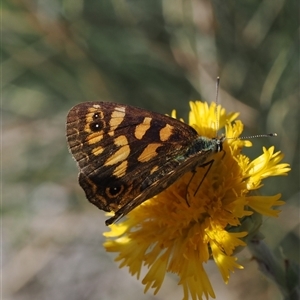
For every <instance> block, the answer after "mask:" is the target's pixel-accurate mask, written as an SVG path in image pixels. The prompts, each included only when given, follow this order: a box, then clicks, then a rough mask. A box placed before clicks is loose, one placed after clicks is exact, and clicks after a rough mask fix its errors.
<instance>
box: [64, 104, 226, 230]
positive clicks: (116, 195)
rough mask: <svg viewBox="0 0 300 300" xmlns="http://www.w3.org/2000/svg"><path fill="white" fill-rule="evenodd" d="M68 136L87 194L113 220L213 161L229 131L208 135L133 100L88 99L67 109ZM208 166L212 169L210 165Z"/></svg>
mask: <svg viewBox="0 0 300 300" xmlns="http://www.w3.org/2000/svg"><path fill="white" fill-rule="evenodd" d="M66 132H67V142H68V146H69V150H70V152H71V153H72V155H73V157H74V158H75V160H76V161H77V164H78V167H79V184H80V186H81V187H82V188H83V190H84V191H85V194H86V197H87V199H88V200H89V201H90V202H91V203H93V204H94V205H96V206H97V207H98V208H99V209H101V210H104V211H113V212H115V215H114V216H113V217H111V218H110V219H108V220H106V225H110V224H112V223H114V222H116V221H117V220H119V219H120V218H121V217H123V216H124V215H126V214H127V213H128V212H130V211H131V210H132V209H134V208H135V207H137V206H138V205H140V204H141V203H142V202H144V201H145V200H147V199H149V198H151V197H153V196H155V195H157V194H159V193H160V192H162V191H163V190H165V189H166V188H167V187H169V186H170V185H171V184H172V183H174V182H175V181H176V180H177V179H179V178H180V177H181V176H183V175H184V174H185V173H187V172H190V171H195V169H196V168H197V167H199V166H206V165H209V168H210V166H211V164H212V162H213V160H212V159H211V156H212V155H213V154H214V153H217V152H220V151H222V145H223V142H224V139H225V137H220V138H208V137H204V136H200V135H199V134H198V133H197V132H196V130H195V129H194V128H193V127H191V126H189V125H187V124H185V123H183V122H181V121H180V120H177V119H174V118H172V117H169V116H166V115H162V114H160V113H155V112H151V111H148V110H145V109H141V108H137V107H133V106H130V105H124V104H118V103H112V102H84V103H80V104H78V105H76V106H74V107H73V108H72V109H71V110H70V111H69V113H68V116H67V124H66ZM209 168H208V170H209Z"/></svg>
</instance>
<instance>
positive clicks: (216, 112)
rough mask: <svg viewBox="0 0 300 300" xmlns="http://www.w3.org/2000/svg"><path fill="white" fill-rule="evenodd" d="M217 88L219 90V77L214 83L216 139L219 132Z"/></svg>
mask: <svg viewBox="0 0 300 300" xmlns="http://www.w3.org/2000/svg"><path fill="white" fill-rule="evenodd" d="M219 88H220V77H219V76H218V77H217V82H216V107H215V116H216V137H217V136H218V130H219V117H220V116H218V105H219Z"/></svg>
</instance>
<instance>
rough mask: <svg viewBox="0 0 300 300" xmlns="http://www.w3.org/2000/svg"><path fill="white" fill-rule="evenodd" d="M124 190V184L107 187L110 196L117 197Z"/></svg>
mask: <svg viewBox="0 0 300 300" xmlns="http://www.w3.org/2000/svg"><path fill="white" fill-rule="evenodd" d="M123 190H124V185H123V184H122V185H115V186H111V187H108V188H106V194H107V195H108V196H109V197H117V196H118V195H119V194H120V193H122V192H123Z"/></svg>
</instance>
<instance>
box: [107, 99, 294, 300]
mask: <svg viewBox="0 0 300 300" xmlns="http://www.w3.org/2000/svg"><path fill="white" fill-rule="evenodd" d="M190 106H191V111H190V115H189V124H190V125H191V126H192V127H194V128H195V129H196V130H197V132H198V133H199V135H200V136H206V137H210V138H213V137H215V136H216V132H217V129H218V128H217V127H220V128H222V127H225V133H226V137H230V138H228V139H226V140H225V141H224V143H223V149H224V151H222V152H220V153H216V154H215V155H214V156H213V160H214V161H213V164H212V165H211V169H210V170H209V172H206V171H207V170H206V168H205V167H201V166H200V167H198V168H197V170H196V172H195V173H194V174H193V178H192V180H190V179H191V175H192V174H191V173H190V172H189V173H187V174H185V175H184V176H183V177H181V178H180V179H178V180H177V181H176V182H175V183H174V184H173V185H171V186H170V187H169V188H167V189H166V190H164V191H163V192H162V193H160V194H159V195H157V196H155V197H153V198H152V199H149V200H147V201H146V202H144V203H143V204H141V205H140V206H139V207H137V208H135V209H134V210H133V211H131V212H130V213H129V214H128V216H127V217H128V218H127V219H126V220H125V221H123V222H122V223H119V224H113V225H111V226H110V229H111V231H110V232H106V233H105V234H104V235H105V236H106V237H107V241H106V242H105V244H104V246H105V248H106V250H107V251H109V252H117V253H119V255H118V256H117V258H116V261H121V264H120V267H124V266H127V267H128V268H129V272H130V273H131V274H132V275H136V276H137V277H138V278H139V276H140V271H141V267H142V266H143V265H145V266H147V267H148V273H147V274H146V276H145V277H144V279H143V280H142V283H143V284H144V285H145V291H147V290H148V289H149V288H154V289H155V291H154V293H157V292H158V290H159V289H160V287H161V285H162V283H163V280H164V276H165V274H166V273H167V272H172V273H175V274H177V275H178V277H179V284H180V285H182V287H183V294H184V299H188V298H189V296H191V298H192V299H202V298H203V296H205V297H206V298H207V299H208V298H209V297H215V295H214V291H213V288H212V286H211V283H210V281H209V278H208V275H207V273H206V271H205V269H204V266H203V265H204V263H205V262H207V261H208V260H209V259H213V260H214V261H215V263H216V264H217V266H218V268H219V270H220V272H221V274H222V277H223V279H224V281H225V282H226V283H227V282H228V279H229V276H230V271H231V272H233V271H234V269H236V268H238V269H242V268H243V267H242V266H241V265H240V264H238V263H237V262H236V261H237V259H236V257H234V254H235V253H236V252H237V250H239V249H240V248H241V247H244V246H246V242H245V241H246V239H245V238H246V237H247V236H249V235H251V234H254V233H255V232H257V230H258V228H259V226H260V224H261V215H266V216H277V215H278V213H279V210H274V208H273V207H276V206H279V205H282V204H283V203H284V202H283V201H280V194H278V195H274V196H259V195H253V194H252V193H251V191H253V190H257V189H259V188H260V187H261V186H262V180H263V179H265V178H267V177H269V176H278V175H286V174H287V172H288V171H289V170H290V168H289V165H288V164H280V161H281V160H282V158H283V154H281V153H280V152H275V153H274V147H271V148H270V149H265V148H263V154H262V155H261V156H259V157H258V158H256V159H255V160H253V161H250V159H249V158H248V157H247V156H245V155H243V154H241V150H242V148H243V147H249V146H251V143H250V142H249V141H245V140H240V139H238V137H239V136H240V134H241V133H242V131H243V124H242V123H241V122H240V121H235V123H232V122H233V121H234V120H235V119H236V117H237V115H238V114H236V113H231V114H226V112H225V109H223V108H222V109H221V107H220V106H216V104H214V103H213V104H211V105H210V106H209V105H208V104H207V103H202V102H191V103H190ZM216 116H218V120H217V119H216ZM172 117H175V112H173V113H172ZM206 173H207V174H206ZM203 178H204V180H203V181H202V179H203ZM201 181H202V184H201V186H200V187H199V182H201Z"/></svg>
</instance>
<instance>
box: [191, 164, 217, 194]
mask: <svg viewBox="0 0 300 300" xmlns="http://www.w3.org/2000/svg"><path fill="white" fill-rule="evenodd" d="M214 161H215V160H214V159H212V160H210V161H208V162H206V163H205V164H203V165H200V166H199V167H202V168H205V167H206V166H208V168H207V170H206V172H205V174H204V175H203V178H202V180H201V182H200V183H199V185H198V187H197V189H196V191H195V193H194V197H195V196H196V194H197V193H198V191H199V189H200V187H201V185H202V183H203V181H204V179H205V177H206V176H207V174H208V172H209V170H210V169H211V166H212V165H213V163H214Z"/></svg>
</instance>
